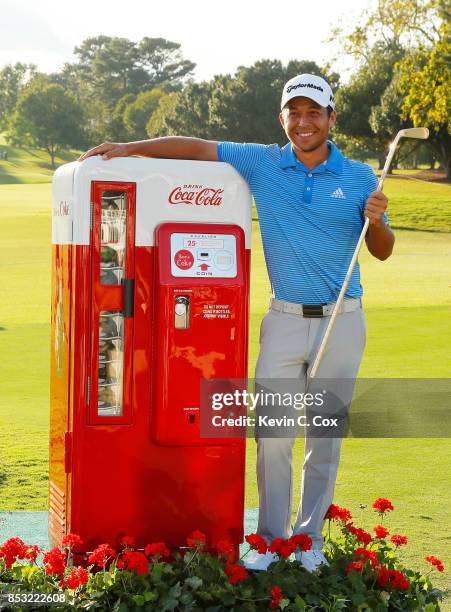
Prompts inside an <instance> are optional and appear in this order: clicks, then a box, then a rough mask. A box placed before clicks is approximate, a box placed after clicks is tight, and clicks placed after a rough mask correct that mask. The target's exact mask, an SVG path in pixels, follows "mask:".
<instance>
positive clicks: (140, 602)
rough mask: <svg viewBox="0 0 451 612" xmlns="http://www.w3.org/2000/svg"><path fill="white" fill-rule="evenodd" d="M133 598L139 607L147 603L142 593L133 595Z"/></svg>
mask: <svg viewBox="0 0 451 612" xmlns="http://www.w3.org/2000/svg"><path fill="white" fill-rule="evenodd" d="M132 599H133V601H134V602H135V604H136V605H137V607H138V608H142V606H143V605H144V603H145V599H144V597H143V596H142V595H133V597H132Z"/></svg>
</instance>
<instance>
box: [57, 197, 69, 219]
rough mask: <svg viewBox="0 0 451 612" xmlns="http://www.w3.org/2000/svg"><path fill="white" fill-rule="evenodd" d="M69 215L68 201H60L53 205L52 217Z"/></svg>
mask: <svg viewBox="0 0 451 612" xmlns="http://www.w3.org/2000/svg"><path fill="white" fill-rule="evenodd" d="M69 215H70V204H69V202H66V201H65V200H64V201H60V202H58V203H57V204H55V205H54V206H53V216H54V217H68V216H69Z"/></svg>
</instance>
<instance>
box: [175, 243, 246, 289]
mask: <svg viewBox="0 0 451 612" xmlns="http://www.w3.org/2000/svg"><path fill="white" fill-rule="evenodd" d="M171 274H172V276H183V277H189V278H194V277H199V276H208V277H212V278H235V277H236V274H237V267H236V238H235V236H233V235H231V234H203V233H202V234H186V233H185V234H179V233H174V234H171Z"/></svg>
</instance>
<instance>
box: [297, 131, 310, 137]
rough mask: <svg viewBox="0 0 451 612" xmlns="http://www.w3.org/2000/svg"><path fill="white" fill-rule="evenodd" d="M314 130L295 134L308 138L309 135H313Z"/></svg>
mask: <svg viewBox="0 0 451 612" xmlns="http://www.w3.org/2000/svg"><path fill="white" fill-rule="evenodd" d="M314 133H315V132H296V136H300V137H301V138H308V137H309V136H313V135H314Z"/></svg>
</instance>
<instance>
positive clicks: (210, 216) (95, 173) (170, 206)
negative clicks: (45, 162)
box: [55, 156, 252, 248]
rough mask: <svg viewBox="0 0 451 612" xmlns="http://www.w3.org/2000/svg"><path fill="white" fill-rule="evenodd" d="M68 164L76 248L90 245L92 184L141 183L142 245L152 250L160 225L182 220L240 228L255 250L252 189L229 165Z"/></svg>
mask: <svg viewBox="0 0 451 612" xmlns="http://www.w3.org/2000/svg"><path fill="white" fill-rule="evenodd" d="M67 166H74V167H75V178H74V202H75V205H74V214H73V220H74V234H73V241H74V243H75V244H89V215H90V207H89V202H90V195H91V182H92V181H112V182H114V181H116V182H127V183H129V182H132V183H136V198H137V210H136V239H135V240H136V245H137V246H152V245H153V243H154V231H155V227H156V226H157V225H159V224H160V223H164V222H170V221H172V222H174V221H175V222H177V221H180V222H187V223H189V222H197V223H233V224H236V225H239V226H240V227H242V228H243V230H244V231H245V235H246V248H250V247H251V212H252V206H251V204H252V199H251V194H250V190H249V187H248V185H247V183H246V182H245V181H244V179H243V178H242V177H241V176H240V175H239V174H238V172H236V170H235V169H234V168H232V167H231V166H229V165H228V164H225V163H222V162H203V161H190V160H174V159H150V158H142V157H121V158H115V159H112V160H108V161H104V160H102V159H101V158H100V157H98V156H96V157H91V158H89V159H87V160H86V161H84V162H81V163H80V162H74V163H73V164H68V165H67ZM65 167H66V166H62V168H65ZM60 170H62V169H59V170H58V171H57V174H56V175H55V183H56V182H58V181H59V180H60V179H59V174H58V173H59V172H60Z"/></svg>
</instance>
